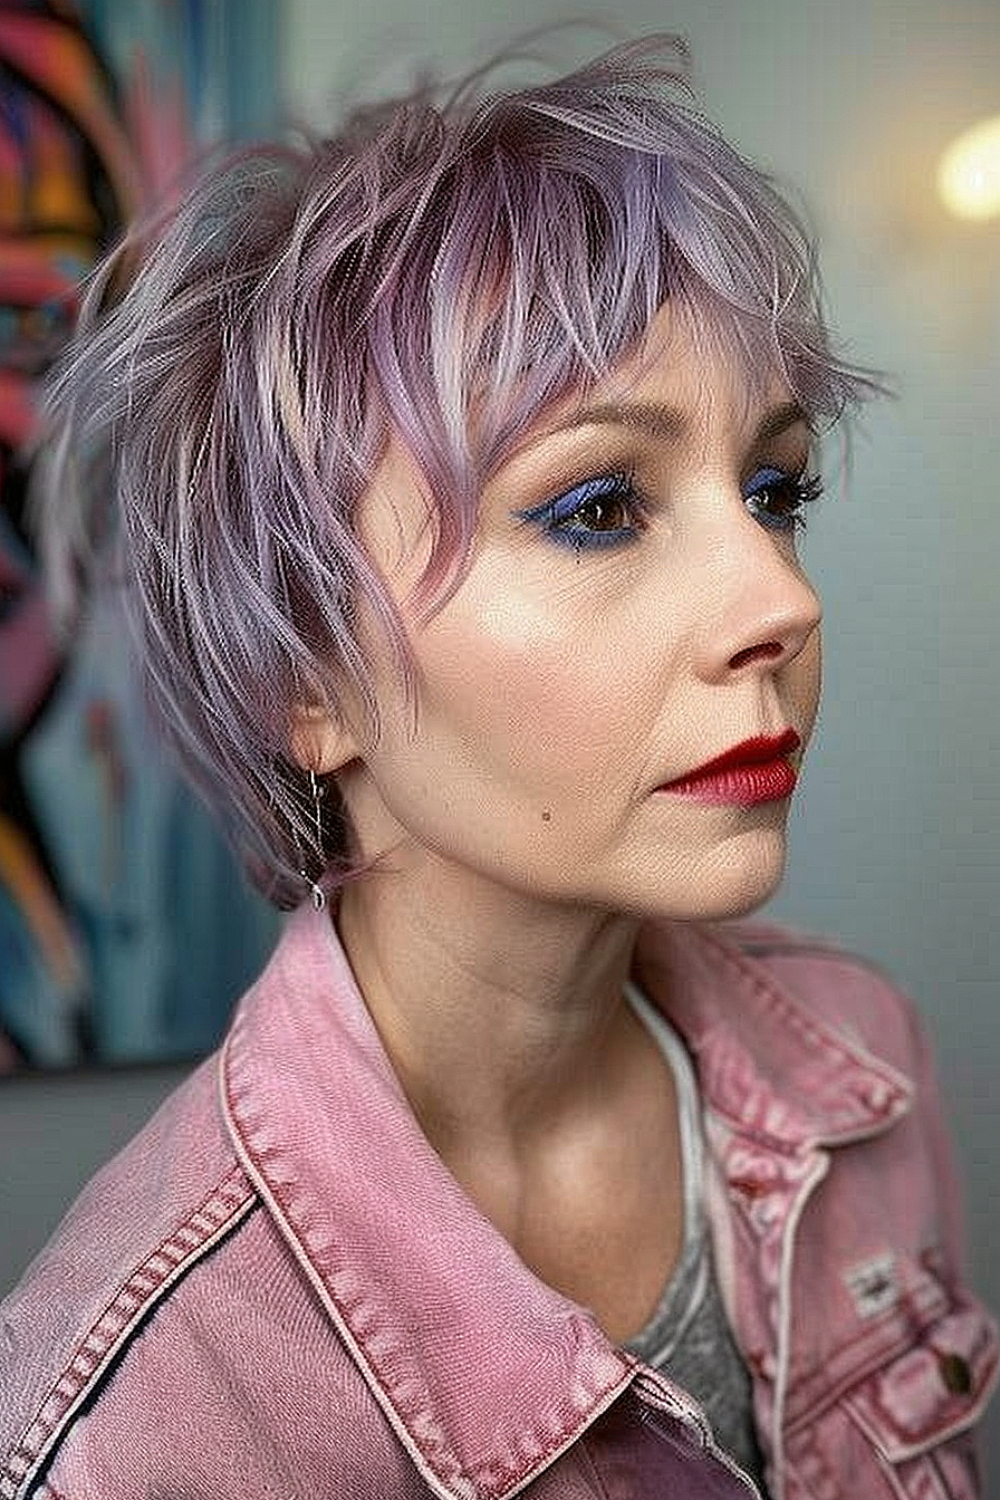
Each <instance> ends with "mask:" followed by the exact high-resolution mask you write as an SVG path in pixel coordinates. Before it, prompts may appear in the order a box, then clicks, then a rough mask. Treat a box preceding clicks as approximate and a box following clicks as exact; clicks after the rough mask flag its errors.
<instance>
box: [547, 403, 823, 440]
mask: <svg viewBox="0 0 1000 1500" xmlns="http://www.w3.org/2000/svg"><path fill="white" fill-rule="evenodd" d="M799 425H802V426H804V427H806V428H808V429H809V431H810V432H812V431H813V424H812V422H811V421H810V420H809V416H808V414H807V413H806V411H805V409H804V408H803V407H802V406H800V405H799V403H798V402H797V401H784V402H782V404H781V405H780V406H776V407H775V408H774V409H773V410H772V411H769V412H766V413H765V414H764V416H763V417H762V419H761V421H760V422H759V423H758V425H757V428H756V431H755V432H754V438H753V441H754V444H755V445H757V444H760V443H766V442H768V441H769V440H770V439H772V438H776V437H780V435H781V434H782V433H783V432H787V430H788V429H789V428H790V427H796V426H799ZM591 426H593V427H600V426H611V427H628V428H632V429H634V430H636V431H639V432H643V433H645V434H646V435H647V436H648V437H653V438H657V439H659V440H661V441H662V440H664V439H666V440H667V441H669V442H677V441H678V440H679V439H681V438H683V437H684V436H685V434H686V433H687V432H688V430H689V429H690V426H691V416H690V414H689V413H687V412H685V411H683V410H681V409H680V408H679V407H676V406H665V405H662V404H661V403H660V402H650V401H610V402H605V403H603V404H601V405H600V406H587V407H583V408H582V409H581V410H580V411H577V412H574V413H573V415H572V416H571V417H569V418H567V420H566V421H564V422H561V423H560V424H559V426H558V427H557V428H555V429H554V431H555V432H568V431H571V430H572V429H573V428H575V427H591Z"/></svg>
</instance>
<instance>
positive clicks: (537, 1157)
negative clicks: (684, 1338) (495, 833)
mask: <svg viewBox="0 0 1000 1500" xmlns="http://www.w3.org/2000/svg"><path fill="white" fill-rule="evenodd" d="M429 890H433V891H434V899H433V900H430V899H428V897H427V895H426V892H427V891H429ZM338 923H339V927H340V933H341V937H342V939H343V941H344V945H345V948H346V950H347V953H348V956H349V958H350V959H351V963H352V965H353V968H354V972H355V977H356V978H357V980H358V983H359V985H360V988H361V990H362V993H363V994H364V996H365V1000H366V1002H367V1004H368V1007H369V1009H370V1011H371V1014H372V1016H373V1018H374V1021H375V1024H376V1026H377V1027H378V1029H379V1032H380V1034H381V1036H382V1040H383V1043H384V1045H385V1047H386V1051H387V1052H388V1055H389V1058H390V1060H391V1061H392V1064H393V1066H394V1068H395V1070H396V1074H397V1076H398V1078H399V1080H400V1083H401V1084H402V1087H403V1089H404V1091H405V1093H406V1095H407V1098H408V1099H409V1102H410V1105H411V1107H412V1108H413V1111H414V1113H415V1115H416V1117H417V1119H418V1120H419V1122H420V1124H421V1127H422V1129H423V1131H424V1133H425V1135H426V1136H427V1138H428V1140H429V1141H430V1143H431V1144H432V1145H433V1146H434V1148H435V1150H436V1151H437V1152H438V1154H439V1155H440V1157H441V1158H442V1160H443V1161H444V1163H445V1165H446V1166H447V1167H448V1168H449V1170H450V1171H451V1173H452V1174H453V1176H454V1177H455V1178H456V1180H457V1181H458V1182H459V1183H460V1184H461V1185H462V1187H463V1188H464V1189H465V1191H466V1192H467V1194H468V1195H469V1197H470V1198H471V1199H472V1200H473V1202H475V1203H476V1204H477V1205H478V1207H479V1209H480V1210H481V1212H483V1213H484V1214H485V1215H486V1216H487V1218H489V1219H490V1220H491V1221H492V1223H493V1224H494V1225H495V1226H496V1227H497V1228H498V1229H499V1231H500V1232H501V1234H503V1236H504V1237H505V1238H506V1239H507V1240H508V1242H509V1243H510V1244H511V1245H512V1246H513V1247H514V1248H515V1250H516V1251H517V1252H518V1254H519V1255H520V1256H521V1258H522V1259H523V1260H524V1261H525V1263H526V1264H527V1265H528V1266H530V1267H531V1268H532V1269H533V1270H534V1271H535V1272H536V1274H538V1275H539V1276H540V1277H541V1278H542V1279H543V1280H544V1281H547V1282H548V1283H549V1284H550V1285H551V1286H553V1287H556V1288H557V1289H558V1290H560V1291H562V1292H564V1293H565V1294H566V1295H567V1296H569V1297H571V1298H573V1299H574V1300H575V1301H577V1302H579V1303H581V1304H583V1305H585V1306H588V1307H590V1308H591V1309H592V1310H593V1311H594V1313H595V1315H596V1316H597V1318H598V1320H599V1321H600V1322H601V1324H602V1326H603V1327H604V1329H605V1330H606V1332H607V1333H608V1334H609V1336H610V1337H612V1338H613V1339H616V1340H620V1339H624V1338H627V1337H629V1336H630V1335H631V1334H633V1333H635V1332H636V1331H637V1330H638V1329H639V1328H641V1327H642V1326H643V1324H644V1322H645V1320H646V1318H647V1317H648V1316H649V1314H650V1312H651V1310H652V1308H653V1307H654V1306H655V1305H656V1302H657V1300H658V1298H659V1296H660V1293H661V1291H662V1288H663V1285H664V1283H665V1281H666V1278H667V1276H668V1275H669V1274H670V1271H671V1269H672V1267H673V1265H674V1263H675V1261H676V1257H677V1254H678V1253H679V1247H680V1242H681V1236H682V1233H683V1210H682V1177H681V1165H680V1145H679V1136H678V1133H677V1112H676V1102H675V1096H674V1089H673V1079H672V1076H671V1074H670V1070H669V1068H668V1067H667V1066H666V1064H665V1062H664V1059H663V1057H662V1055H661V1053H660V1051H659V1048H658V1047H657V1046H656V1045H655V1043H654V1042H653V1041H652V1039H651V1038H650V1036H649V1033H648V1032H647V1031H646V1029H645V1027H644V1026H643V1024H642V1023H641V1022H640V1021H639V1020H638V1019H637V1018H636V1016H635V1015H634V1014H633V1012H632V1008H631V1006H629V1004H628V1003H627V1001H626V999H625V998H624V994H623V990H624V981H625V978H626V977H627V974H628V971H629V967H630V963H631V956H632V948H633V945H634V941H635V929H636V925H637V924H636V923H634V922H632V921H627V920H621V919H616V920H610V919H607V918H603V917H601V916H599V915H597V914H594V913H586V912H584V911H583V910H580V909H570V910H565V909H564V910H562V911H559V910H556V909H554V908H553V909H550V908H547V907H546V906H545V905H544V904H543V903H539V902H529V901H527V900H525V899H523V898H519V897H516V896H515V895H513V894H507V895H504V894H503V893H499V892H497V890H496V888H495V887H491V888H490V889H489V890H486V889H484V888H483V887H481V886H477V885H476V883H475V881H470V880H467V879H462V880H461V881H459V882H457V883H456V884H455V885H453V886H452V888H451V889H449V882H448V880H447V879H442V880H437V881H430V880H428V881H426V882H422V883H410V882H408V881H407V880H405V879H402V880H398V881H397V880H396V878H395V877H394V876H393V874H392V873H391V871H390V872H387V873H386V874H385V875H378V874H371V875H369V876H368V877H366V878H365V879H364V880H362V881H361V882H359V883H358V884H357V885H356V886H352V887H348V889H347V890H346V891H345V892H344V894H343V897H342V901H341V907H340V912H339V918H338Z"/></svg>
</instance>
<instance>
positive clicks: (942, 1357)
mask: <svg viewBox="0 0 1000 1500" xmlns="http://www.w3.org/2000/svg"><path fill="white" fill-rule="evenodd" d="M998 1353H1000V1349H998V1338H997V1330H996V1327H995V1325H994V1323H993V1321H992V1319H991V1318H990V1317H989V1316H988V1315H987V1314H986V1313H985V1312H984V1311H983V1309H982V1308H981V1307H979V1306H978V1305H977V1304H975V1303H970V1304H968V1305H966V1306H963V1307H959V1308H957V1309H954V1310H952V1311H950V1312H948V1313H946V1314H945V1315H944V1316H943V1317H941V1318H939V1319H937V1320H936V1321H935V1322H934V1323H932V1324H931V1325H930V1327H928V1328H926V1329H925V1330H924V1331H923V1333H922V1335H921V1337H920V1341H919V1342H918V1343H917V1344H915V1345H914V1347H913V1348H911V1349H908V1350H907V1351H906V1353H904V1354H901V1355H900V1356H898V1357H897V1358H896V1359H894V1360H893V1361H892V1362H891V1363H890V1364H888V1365H886V1366H885V1367H884V1368H883V1369H880V1370H877V1371H876V1372H875V1373H874V1374H872V1375H870V1376H869V1377H868V1379H867V1380H865V1381H864V1382H863V1383H862V1384H861V1385H859V1386H857V1387H856V1388H855V1389H854V1390H852V1391H851V1392H849V1393H848V1395H847V1396H846V1397H845V1400H844V1405H845V1408H846V1410H847V1412H848V1413H849V1415H850V1417H851V1420H852V1421H853V1422H855V1423H856V1424H857V1426H858V1427H859V1428H860V1429H861V1431H862V1432H863V1433H864V1434H865V1435H866V1436H867V1438H868V1439H869V1441H870V1442H871V1444H872V1447H873V1448H874V1450H875V1452H876V1453H877V1454H878V1455H879V1458H880V1459H881V1460H882V1461H883V1462H884V1463H885V1464H886V1465H888V1466H889V1468H890V1470H891V1471H893V1472H894V1473H895V1475H896V1477H897V1478H898V1481H899V1485H900V1489H899V1493H900V1494H901V1495H907V1496H909V1495H914V1496H916V1495H919V1496H921V1497H923V1496H925V1495H926V1496H927V1500H931V1497H934V1500H937V1497H938V1496H940V1497H941V1500H976V1497H977V1496H978V1495H979V1484H978V1477H977V1467H976V1458H975V1443H974V1441H973V1440H972V1437H971V1429H972V1428H973V1427H974V1426H975V1424H976V1423H977V1422H978V1420H979V1418H980V1416H981V1415H982V1413H983V1410H984V1408H985V1406H986V1403H987V1401H988V1400H989V1397H990V1393H991V1392H992V1390H993V1387H994V1385H995V1384H996V1378H997V1364H998ZM935 1486H936V1487H935Z"/></svg>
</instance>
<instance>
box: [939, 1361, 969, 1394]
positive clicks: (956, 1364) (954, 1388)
mask: <svg viewBox="0 0 1000 1500" xmlns="http://www.w3.org/2000/svg"><path fill="white" fill-rule="evenodd" d="M937 1362H938V1369H939V1370H940V1371H941V1379H942V1380H943V1381H944V1384H945V1388H946V1389H947V1390H949V1391H950V1392H951V1394H952V1395H953V1396H967V1395H968V1394H969V1392H970V1391H971V1390H972V1371H971V1370H970V1369H969V1365H968V1361H967V1360H964V1359H963V1358H962V1356H961V1355H960V1354H942V1353H940V1352H939V1353H938V1357H937Z"/></svg>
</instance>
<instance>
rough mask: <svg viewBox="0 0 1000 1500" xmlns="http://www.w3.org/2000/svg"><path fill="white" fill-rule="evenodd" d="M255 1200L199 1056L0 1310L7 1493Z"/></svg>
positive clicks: (1, 1453) (209, 1067) (0, 1406)
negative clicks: (188, 1074) (152, 1316)
mask: <svg viewBox="0 0 1000 1500" xmlns="http://www.w3.org/2000/svg"><path fill="white" fill-rule="evenodd" d="M255 1202H256V1195H255V1193H254V1190H253V1188H252V1186H251V1184H250V1183H249V1182H248V1180H247V1179H246V1178H245V1176H244V1174H243V1172H242V1169H241V1167H240V1165H239V1163H238V1161H237V1159H236V1157H235V1155H234V1153H233V1151H232V1148H231V1147H230V1146H229V1144H228V1142H227V1140H226V1136H225V1132H224V1130H223V1128H222V1124H221V1120H220V1110H219V1105H218V1103H217V1083H216V1063H215V1060H214V1059H210V1060H209V1061H207V1062H205V1063H203V1064H202V1065H201V1067H200V1068H198V1069H197V1071H196V1072H195V1073H193V1074H192V1076H191V1077H190V1078H189V1079H188V1080H187V1081H186V1082H185V1083H183V1084H182V1085H181V1086H180V1088H179V1089H177V1090H176V1091H175V1092H174V1093H173V1094H172V1095H171V1096H170V1097H169V1098H168V1099H167V1100H166V1101H165V1102H164V1103H163V1104H162V1105H161V1107H160V1108H159V1110H157V1112H156V1114H154V1115H153V1117H152V1118H151V1119H150V1120H149V1122H148V1123H147V1124H146V1125H145V1126H144V1127H143V1129H142V1130H141V1131H140V1132H139V1133H138V1134H137V1135H136V1136H135V1137H134V1138H133V1139H132V1141H130V1142H129V1144H128V1145H127V1146H125V1147H124V1149H123V1150H122V1151H121V1152H119V1153H118V1155H116V1156H115V1157H114V1158H112V1160H111V1161H109V1162H108V1163H107V1165H106V1166H104V1167H103V1168H102V1169H101V1170H100V1171H99V1172H98V1173H97V1174H96V1175H95V1176H94V1177H93V1178H92V1179H91V1180H90V1182H89V1183H88V1184H87V1185H86V1186H85V1187H84V1189H83V1191H82V1192H81V1193H80V1195H79V1197H78V1198H77V1199H76V1201H75V1202H74V1203H73V1205H72V1206H71V1208H70V1209H69V1211H68V1213H67V1214H66V1216H65V1218H64V1219H63V1221H62V1223H61V1224H60V1226H59V1227H58V1229H57V1230H56V1232H55V1234H54V1235H53V1237H52V1238H51V1240H50V1241H49V1243H48V1244H47V1245H46V1246H45V1247H44V1248H43V1250H42V1251H41V1252H40V1254H39V1255H38V1256H37V1257H36V1258H35V1260H34V1261H33V1263H32V1264H31V1266H29V1268H28V1270H27V1271H26V1273H25V1275H24V1277H23V1278H22V1280H21V1281H20V1283H19V1284H18V1285H17V1286H16V1287H15V1288H14V1290H13V1291H12V1292H11V1294H10V1295H9V1296H8V1297H7V1298H6V1299H5V1300H4V1301H3V1302H2V1303H0V1474H2V1476H3V1479H4V1480H5V1481H6V1482H7V1484H8V1485H14V1486H19V1484H20V1481H21V1479H22V1478H23V1477H24V1475H25V1474H26V1473H27V1472H29V1471H30V1470H31V1469H33V1468H34V1467H36V1466H37V1465H38V1464H39V1463H40V1462H41V1460H42V1458H43V1455H44V1453H45V1451H46V1450H47V1449H48V1448H49V1447H51V1445H52V1444H53V1443H54V1442H55V1441H57V1440H58V1436H59V1434H60V1432H61V1431H62V1430H63V1429H64V1428H65V1426H66V1424H67V1422H68V1421H69V1420H70V1416H71V1413H72V1412H73V1411H75V1410H76V1409H77V1408H79V1407H80V1406H82V1405H83V1404H84V1403H85V1402H86V1400H87V1395H88V1392H89V1391H90V1390H91V1389H93V1388H94V1387H95V1386H96V1384H97V1383H98V1382H99V1381H100V1379H101V1378H102V1375H103V1373H104V1372H105V1371H106V1369H107V1368H109V1367H110V1366H111V1365H112V1364H113V1363H114V1362H115V1361H116V1360H117V1359H118V1358H119V1357H120V1356H121V1353H122V1351H123V1349H124V1348H125V1347H126V1345H127V1344H128V1343H129V1342H130V1341H131V1340H132V1339H133V1338H134V1337H135V1335H136V1334H137V1333H138V1332H139V1331H140V1330H141V1329H142V1327H143V1326H144V1325H145V1323H146V1321H147V1319H148V1317H149V1316H150V1314H151V1312H152V1311H153V1309H154V1308H156V1307H157V1306H158V1305H159V1304H160V1303H161V1302H162V1301H163V1299H164V1297H166V1296H167V1295H168V1294H169V1293H170V1292H171V1290H172V1289H173V1288H174V1287H176V1286H177V1285H178V1284H179V1282H180V1281H181V1280H182V1279H183V1278H184V1276H185V1275H186V1274H187V1272H188V1271H189V1270H190V1269H191V1268H192V1267H193V1266H194V1265H195V1264H196V1263H197V1262H198V1261H199V1260H201V1259H202V1258H203V1257H204V1256H205V1255H206V1254H207V1252H208V1251H209V1250H211V1249H212V1248H213V1247H214V1246H215V1245H217V1244H218V1243H219V1242H220V1241H221V1240H222V1239H224V1238H225V1237H226V1236H227V1235H228V1234H229V1233H231V1232H232V1230H233V1229H234V1228H235V1227H236V1226H237V1225H238V1224H239V1223H241V1222H242V1221H243V1220H244V1219H245V1218H246V1216H247V1215H248V1213H249V1212H250V1210H251V1209H252V1208H253V1207H254V1205H255ZM3 1492H4V1493H5V1494H6V1493H8V1490H6V1489H5V1490H4V1491H3ZM9 1492H10V1493H19V1492H20V1490H19V1488H17V1487H15V1488H11V1489H10V1491H9Z"/></svg>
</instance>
